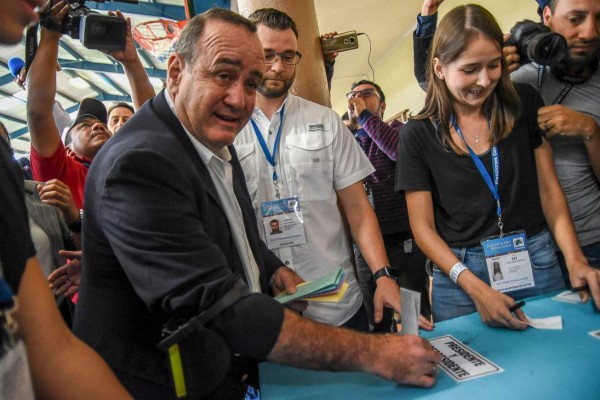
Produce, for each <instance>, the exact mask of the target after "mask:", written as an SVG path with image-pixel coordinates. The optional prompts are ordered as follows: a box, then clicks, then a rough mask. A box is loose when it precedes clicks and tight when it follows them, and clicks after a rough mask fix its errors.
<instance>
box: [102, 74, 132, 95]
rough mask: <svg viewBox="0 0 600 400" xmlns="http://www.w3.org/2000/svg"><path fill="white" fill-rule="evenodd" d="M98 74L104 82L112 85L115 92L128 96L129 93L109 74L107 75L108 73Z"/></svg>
mask: <svg viewBox="0 0 600 400" xmlns="http://www.w3.org/2000/svg"><path fill="white" fill-rule="evenodd" d="M98 76H99V77H100V79H102V80H103V81H104V82H106V83H108V84H109V85H110V86H112V88H113V89H115V90H116V91H117V92H119V93H121V95H122V96H128V95H129V93H127V92H126V91H125V90H124V89H123V88H122V87H121V86H120V85H119V84H118V83H117V82H115V81H114V80H112V79H111V78H110V76H108V75H106V74H104V73H100V74H98Z"/></svg>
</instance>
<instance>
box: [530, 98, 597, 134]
mask: <svg viewBox="0 0 600 400" xmlns="http://www.w3.org/2000/svg"><path fill="white" fill-rule="evenodd" d="M538 125H539V127H540V130H541V131H542V132H545V133H546V136H547V137H548V138H552V137H554V136H557V135H561V136H573V137H581V138H587V137H592V136H593V135H598V131H599V129H600V128H599V127H598V124H597V123H596V121H595V120H594V119H593V118H592V117H590V116H589V115H586V114H583V113H581V112H579V111H575V110H573V109H572V108H570V107H565V106H562V105H560V104H555V105H551V106H546V107H542V108H540V109H539V110H538Z"/></svg>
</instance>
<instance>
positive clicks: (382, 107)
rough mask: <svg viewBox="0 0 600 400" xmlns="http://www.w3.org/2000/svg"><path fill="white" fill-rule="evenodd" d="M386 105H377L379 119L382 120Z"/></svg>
mask: <svg viewBox="0 0 600 400" xmlns="http://www.w3.org/2000/svg"><path fill="white" fill-rule="evenodd" d="M386 107H387V105H386V104H385V103H379V113H380V114H381V119H383V113H384V112H385V109H386Z"/></svg>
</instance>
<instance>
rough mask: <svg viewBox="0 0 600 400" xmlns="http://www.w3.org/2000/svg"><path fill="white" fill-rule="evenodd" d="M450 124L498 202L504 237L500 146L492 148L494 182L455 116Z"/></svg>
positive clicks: (497, 206)
mask: <svg viewBox="0 0 600 400" xmlns="http://www.w3.org/2000/svg"><path fill="white" fill-rule="evenodd" d="M450 123H451V124H452V127H453V128H454V130H455V131H456V133H458V136H460V138H461V139H462V140H463V142H464V143H465V146H466V147H467V150H468V151H469V155H470V156H471V159H472V160H473V162H474V163H475V166H476V167H477V169H478V170H479V173H480V174H481V176H482V177H483V180H484V181H485V184H486V185H487V187H488V188H489V189H490V192H492V196H494V199H495V200H496V214H497V215H498V228H500V236H502V235H503V234H504V233H503V231H502V226H503V223H502V207H501V206H500V193H498V185H499V183H500V155H499V154H498V146H496V145H493V146H492V172H493V174H494V181H493V182H492V178H491V177H490V174H489V173H488V172H487V169H485V166H484V165H483V163H482V162H481V160H480V159H479V157H477V154H475V152H474V151H473V149H471V147H470V146H469V145H468V144H467V142H466V141H465V137H464V136H463V134H462V132H461V130H460V128H459V127H458V122H457V121H456V118H455V117H454V115H453V116H451V117H450ZM488 124H489V123H488Z"/></svg>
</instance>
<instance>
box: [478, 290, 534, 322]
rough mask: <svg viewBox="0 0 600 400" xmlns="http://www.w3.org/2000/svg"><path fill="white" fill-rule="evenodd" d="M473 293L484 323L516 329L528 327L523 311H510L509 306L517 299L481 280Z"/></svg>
mask: <svg viewBox="0 0 600 400" xmlns="http://www.w3.org/2000/svg"><path fill="white" fill-rule="evenodd" d="M472 293H473V294H470V296H471V299H472V300H473V303H475V307H477V311H478V312H479V316H480V317H481V321H483V323H484V324H486V325H489V326H494V327H503V328H508V329H516V330H522V329H526V328H527V326H528V323H527V319H526V318H525V314H524V313H523V311H521V310H517V311H515V312H514V313H512V312H510V310H509V307H511V306H513V305H514V304H515V301H514V300H513V299H512V298H510V297H509V296H507V295H505V294H504V293H500V292H498V291H497V290H494V289H492V288H491V287H489V286H488V285H486V284H485V283H484V282H482V281H479V284H478V285H477V288H476V289H475V290H474V291H473V292H472Z"/></svg>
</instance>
